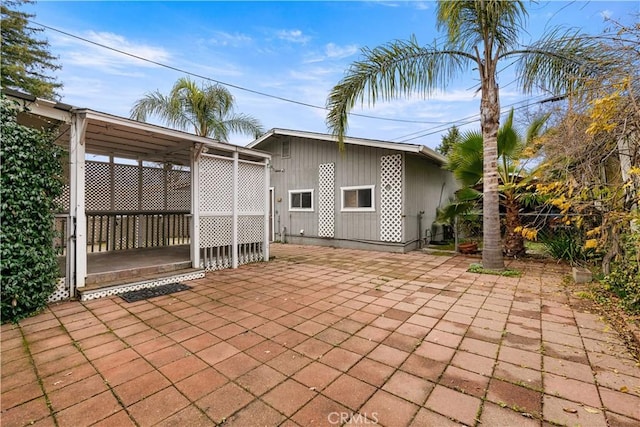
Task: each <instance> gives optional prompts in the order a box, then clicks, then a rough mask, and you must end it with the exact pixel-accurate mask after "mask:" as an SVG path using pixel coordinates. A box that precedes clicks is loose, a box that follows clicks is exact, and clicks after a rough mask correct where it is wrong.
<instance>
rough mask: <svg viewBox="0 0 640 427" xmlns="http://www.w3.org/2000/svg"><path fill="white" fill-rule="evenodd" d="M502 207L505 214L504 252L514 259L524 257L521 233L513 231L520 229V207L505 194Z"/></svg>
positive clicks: (510, 196) (511, 196) (509, 195)
mask: <svg viewBox="0 0 640 427" xmlns="http://www.w3.org/2000/svg"><path fill="white" fill-rule="evenodd" d="M504 207H505V210H506V214H505V217H504V226H505V236H504V250H505V253H506V255H507V256H510V257H516V256H520V255H524V253H525V248H524V238H523V237H522V234H521V233H516V232H515V231H514V230H515V229H516V228H517V227H520V226H521V225H522V223H521V222H520V205H519V204H518V202H517V200H515V199H514V198H513V195H511V194H505V199H504Z"/></svg>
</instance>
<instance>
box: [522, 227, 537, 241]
mask: <svg viewBox="0 0 640 427" xmlns="http://www.w3.org/2000/svg"><path fill="white" fill-rule="evenodd" d="M522 237H523V238H525V239H527V240H538V230H537V229H535V228H527V227H525V228H523V229H522Z"/></svg>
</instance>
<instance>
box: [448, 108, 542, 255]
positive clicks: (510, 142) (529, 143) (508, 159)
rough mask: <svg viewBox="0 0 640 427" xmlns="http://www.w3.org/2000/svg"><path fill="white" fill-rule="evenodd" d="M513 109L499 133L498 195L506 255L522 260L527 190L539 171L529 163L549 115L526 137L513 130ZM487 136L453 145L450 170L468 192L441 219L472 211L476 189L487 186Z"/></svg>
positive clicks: (474, 135) (469, 135)
mask: <svg viewBox="0 0 640 427" xmlns="http://www.w3.org/2000/svg"><path fill="white" fill-rule="evenodd" d="M513 113H514V111H513V109H511V112H510V113H509V115H508V116H507V119H506V120H505V122H504V124H503V125H502V126H501V127H500V129H499V130H498V137H497V146H498V167H497V172H498V182H499V185H498V191H499V195H500V204H501V205H502V207H503V208H504V211H505V218H504V225H505V236H504V253H505V254H506V255H507V256H512V257H515V256H519V255H523V254H524V253H525V247H524V238H523V237H522V233H521V232H519V231H518V229H519V228H521V226H522V223H521V220H520V208H521V207H522V206H523V204H524V202H529V201H530V200H531V199H532V195H531V192H529V191H527V190H526V189H527V187H528V186H529V184H530V183H531V180H532V179H533V178H535V176H536V170H535V169H534V170H527V165H528V160H529V159H531V157H533V156H534V155H535V154H536V146H537V145H536V144H537V140H538V138H540V137H541V136H542V134H543V128H544V125H545V123H546V121H547V120H548V118H549V114H545V115H542V116H539V117H537V118H535V119H534V120H533V121H532V122H531V123H530V124H529V126H528V127H527V130H526V134H525V135H524V136H523V135H521V133H520V132H519V131H518V130H517V129H516V128H515V127H514V126H513ZM482 138H483V136H482V133H481V132H478V131H468V132H465V133H464V134H463V135H462V136H461V138H460V140H459V141H458V142H457V143H456V144H454V145H453V148H452V150H451V153H450V155H449V159H448V160H449V161H448V164H447V168H448V169H450V170H451V171H453V174H454V175H455V177H456V178H457V179H458V181H459V182H460V183H461V184H462V185H463V186H465V187H464V191H462V192H459V194H457V200H456V201H454V202H453V203H452V204H451V206H447V207H445V208H443V209H442V214H441V218H442V219H443V218H444V217H447V218H448V219H451V218H452V217H453V216H457V215H459V214H460V213H461V212H465V211H466V210H468V209H471V208H472V207H473V206H474V205H475V201H477V199H478V198H479V197H478V196H481V195H479V194H478V195H475V194H474V192H473V188H474V187H477V186H478V185H484V179H483V178H484V174H483V155H482V146H483V139H482Z"/></svg>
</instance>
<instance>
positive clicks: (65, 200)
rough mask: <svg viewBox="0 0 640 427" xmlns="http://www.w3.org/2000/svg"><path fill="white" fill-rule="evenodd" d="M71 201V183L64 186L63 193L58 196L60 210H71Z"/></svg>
mask: <svg viewBox="0 0 640 427" xmlns="http://www.w3.org/2000/svg"><path fill="white" fill-rule="evenodd" d="M70 203H71V188H69V184H65V185H64V186H63V187H62V194H60V197H58V198H56V207H57V211H58V212H69V204H70Z"/></svg>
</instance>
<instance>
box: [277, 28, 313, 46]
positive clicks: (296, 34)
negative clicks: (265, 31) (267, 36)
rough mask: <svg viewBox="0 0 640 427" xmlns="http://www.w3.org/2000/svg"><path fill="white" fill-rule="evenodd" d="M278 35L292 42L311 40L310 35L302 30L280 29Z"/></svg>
mask: <svg viewBox="0 0 640 427" xmlns="http://www.w3.org/2000/svg"><path fill="white" fill-rule="evenodd" d="M276 36H277V37H278V38H279V39H281V40H286V41H288V42H292V43H302V44H304V43H306V42H308V41H309V40H310V37H309V36H306V35H304V34H303V33H302V31H301V30H278V31H277V32H276Z"/></svg>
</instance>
